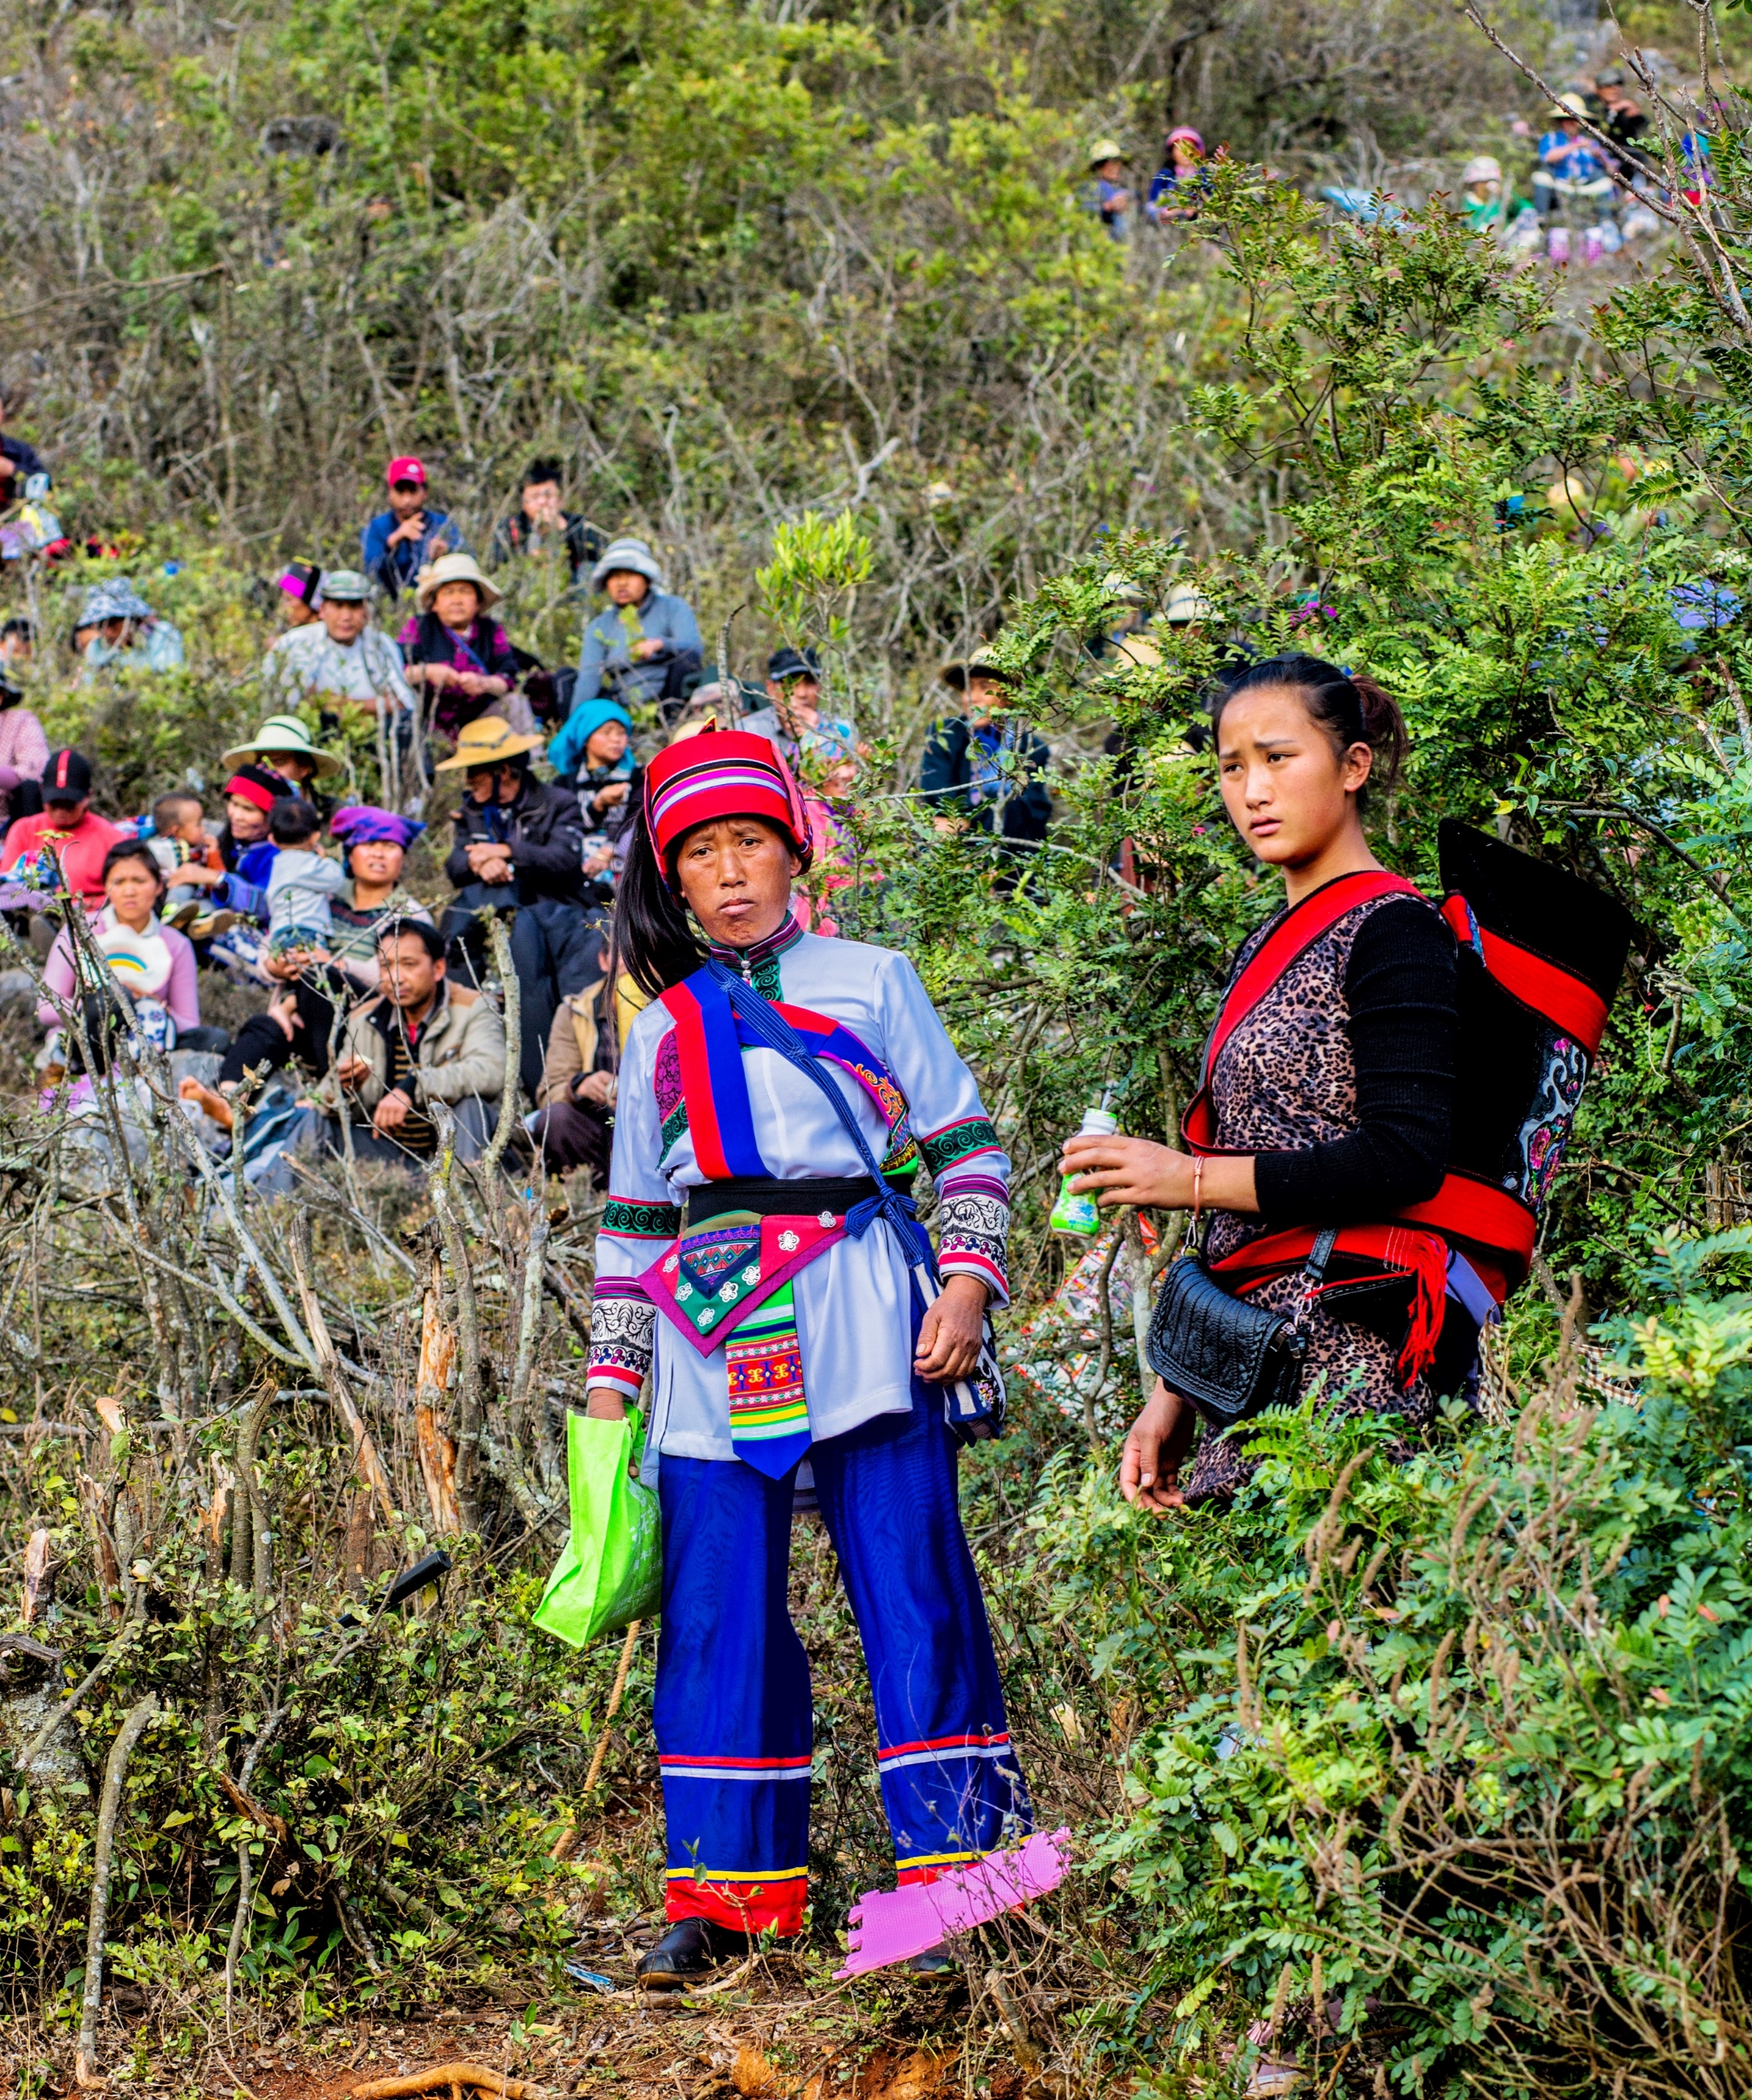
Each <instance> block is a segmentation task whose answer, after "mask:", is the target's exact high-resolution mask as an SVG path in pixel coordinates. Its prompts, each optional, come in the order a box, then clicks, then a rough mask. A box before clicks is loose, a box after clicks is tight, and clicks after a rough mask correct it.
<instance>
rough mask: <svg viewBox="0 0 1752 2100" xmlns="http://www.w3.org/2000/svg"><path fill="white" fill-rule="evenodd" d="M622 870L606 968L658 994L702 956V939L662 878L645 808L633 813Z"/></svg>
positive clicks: (688, 972)
mask: <svg viewBox="0 0 1752 2100" xmlns="http://www.w3.org/2000/svg"><path fill="white" fill-rule="evenodd" d="M632 822H633V842H632V844H631V845H630V846H629V847H628V849H627V865H626V872H625V873H624V875H623V876H621V878H620V889H618V890H617V891H616V895H615V937H614V948H613V952H612V954H611V957H610V962H609V968H610V973H611V976H612V977H614V979H615V980H616V982H619V981H620V973H621V971H622V970H624V971H626V973H628V975H629V977H631V978H632V980H633V983H634V984H636V985H637V986H638V988H639V990H641V991H642V992H643V993H644V994H645V995H646V996H647V998H650V999H657V998H660V996H661V995H663V994H664V992H666V991H667V990H669V987H670V986H672V985H678V984H679V983H680V982H682V978H683V977H691V976H692V975H693V973H694V972H695V970H697V969H698V968H699V965H700V964H702V963H703V962H704V960H705V959H706V951H705V944H704V942H702V941H701V940H700V938H699V935H698V934H697V933H695V931H694V929H693V927H692V925H691V924H690V923H689V920H688V917H687V914H686V912H685V911H683V910H682V907H681V905H680V904H679V903H678V902H677V901H676V898H675V894H674V893H673V891H672V890H671V889H670V888H669V884H668V882H667V881H666V880H664V871H663V867H662V865H661V863H660V862H659V860H658V858H657V849H656V848H655V846H654V845H652V844H651V832H650V831H649V830H648V828H647V826H646V823H645V819H644V817H643V814H642V813H641V812H638V811H637V810H635V811H634V813H633V819H632Z"/></svg>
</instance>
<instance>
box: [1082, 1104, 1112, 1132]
mask: <svg viewBox="0 0 1752 2100" xmlns="http://www.w3.org/2000/svg"><path fill="white" fill-rule="evenodd" d="M1118 1130H1119V1117H1118V1116H1116V1115H1113V1114H1110V1113H1109V1112H1108V1110H1105V1109H1085V1110H1083V1127H1082V1128H1081V1129H1080V1130H1079V1132H1077V1135H1078V1136H1079V1137H1112V1136H1114V1134H1115V1133H1116V1132H1118Z"/></svg>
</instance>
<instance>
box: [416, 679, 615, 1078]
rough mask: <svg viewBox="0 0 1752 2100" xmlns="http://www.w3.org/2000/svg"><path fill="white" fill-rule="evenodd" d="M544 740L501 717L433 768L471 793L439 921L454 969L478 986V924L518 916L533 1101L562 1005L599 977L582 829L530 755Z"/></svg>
mask: <svg viewBox="0 0 1752 2100" xmlns="http://www.w3.org/2000/svg"><path fill="white" fill-rule="evenodd" d="M540 747H541V738H540V737H538V736H531V735H525V734H523V733H521V732H519V730H515V729H514V728H513V727H512V726H511V725H510V723H509V722H508V721H505V720H504V719H503V718H502V717H500V716H497V715H482V716H481V717H479V718H478V719H477V720H476V721H471V722H465V723H464V724H463V726H462V728H461V731H460V732H459V733H458V735H457V748H456V755H455V756H454V757H451V758H447V759H445V760H444V761H443V762H442V764H441V765H439V767H438V769H437V770H439V772H440V773H461V774H463V775H464V776H465V777H466V780H467V783H468V792H467V793H466V795H465V796H463V798H462V805H461V808H460V809H459V810H457V815H456V844H455V845H453V846H452V848H451V850H450V857H449V858H448V860H446V862H444V872H445V874H446V875H448V876H449V877H450V880H451V882H452V884H453V885H454V886H455V889H456V893H457V894H456V898H455V901H454V902H452V905H451V906H450V908H449V909H448V911H446V912H445V914H444V933H445V936H446V937H447V938H448V941H449V942H450V954H451V960H452V966H453V968H454V969H455V971H456V973H457V976H458V977H459V978H461V981H462V982H465V983H469V982H474V983H479V981H480V977H481V976H482V975H483V962H484V951H485V941H484V937H483V933H482V931H481V925H480V919H479V915H480V913H481V912H482V911H486V910H488V909H492V910H493V911H500V912H514V913H515V917H514V919H513V920H512V922H511V961H512V964H513V965H514V968H515V969H516V972H517V982H518V986H519V991H520V992H521V995H522V1008H523V1012H522V1023H521V1030H520V1039H519V1048H518V1070H519V1074H520V1076H521V1078H522V1079H523V1088H524V1091H525V1092H527V1095H528V1096H529V1098H530V1099H531V1100H532V1101H533V1100H534V1099H535V1097H536V1088H537V1087H539V1086H540V1085H541V1068H542V1065H543V1063H544V1061H545V1058H546V1055H547V1043H548V1035H549V1031H550V1030H552V1028H553V1026H554V1015H555V1013H556V1012H558V1010H559V1004H560V1001H561V1000H562V999H567V998H569V997H570V996H571V994H572V993H573V992H576V991H582V990H583V989H584V987H585V985H586V984H588V983H589V982H592V981H593V980H594V979H595V978H596V977H600V976H601V974H602V969H601V954H602V930H601V920H600V915H599V914H593V913H590V912H588V911H586V910H585V881H584V822H583V819H582V818H581V817H580V815H579V813H578V797H577V796H576V793H575V792H573V790H572V789H571V787H569V786H568V785H567V783H565V782H564V781H562V780H554V781H549V782H547V783H545V784H544V783H542V782H541V781H539V780H537V779H536V776H535V774H534V773H533V772H532V770H531V768H530V763H529V755H530V753H531V752H532V751H536V750H538V749H539V748H540Z"/></svg>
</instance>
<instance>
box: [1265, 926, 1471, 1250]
mask: <svg viewBox="0 0 1752 2100" xmlns="http://www.w3.org/2000/svg"><path fill="white" fill-rule="evenodd" d="M1454 982H1455V963H1454V936H1453V934H1452V933H1450V931H1449V930H1448V929H1447V927H1446V926H1445V924H1443V923H1442V921H1441V920H1440V919H1439V918H1437V917H1436V914H1435V913H1434V912H1433V911H1431V910H1430V909H1429V907H1428V905H1424V904H1419V903H1417V902H1414V901H1413V900H1411V899H1410V898H1408V899H1406V901H1405V902H1397V901H1396V902H1393V903H1391V904H1384V905H1383V906H1382V907H1380V909H1379V911H1373V912H1371V913H1370V915H1369V916H1368V918H1367V919H1366V920H1364V921H1363V924H1362V925H1361V927H1360V928H1359V929H1357V937H1356V939H1355V941H1354V942H1353V943H1352V946H1351V953H1350V963H1349V966H1348V968H1347V969H1346V971H1345V973H1344V994H1345V1000H1346V1004H1348V1007H1349V1008H1350V1025H1349V1033H1350V1039H1351V1053H1352V1056H1353V1058H1354V1060H1355V1062H1356V1067H1357V1126H1358V1127H1357V1129H1356V1131H1355V1132H1353V1133H1352V1134H1351V1135H1349V1136H1345V1137H1339V1138H1334V1139H1332V1140H1330V1141H1328V1142H1326V1143H1325V1144H1322V1145H1309V1146H1308V1147H1307V1148H1306V1149H1304V1150H1301V1151H1296V1152H1262V1153H1260V1154H1257V1155H1256V1158H1255V1160H1254V1169H1253V1171H1254V1184H1255V1187H1256V1190H1257V1193H1258V1196H1259V1204H1260V1215H1262V1216H1263V1217H1265V1218H1267V1219H1269V1220H1270V1221H1271V1222H1272V1223H1273V1224H1286V1225H1292V1224H1332V1225H1339V1224H1364V1223H1367V1222H1368V1221H1370V1220H1375V1219H1380V1218H1385V1217H1388V1216H1391V1215H1392V1213H1393V1212H1394V1211H1397V1210H1401V1209H1402V1208H1403V1207H1405V1206H1406V1204H1408V1203H1421V1202H1426V1201H1427V1200H1428V1198H1430V1197H1432V1196H1433V1195H1434V1194H1435V1193H1436V1189H1438V1188H1439V1187H1440V1186H1441V1178H1442V1175H1443V1172H1444V1171H1445V1167H1446V1165H1447V1161H1448V1135H1449V1124H1450V1119H1451V1117H1452V1114H1453V1099H1454V1029H1455V1025H1456V1019H1457V1015H1456V1008H1455V999H1454Z"/></svg>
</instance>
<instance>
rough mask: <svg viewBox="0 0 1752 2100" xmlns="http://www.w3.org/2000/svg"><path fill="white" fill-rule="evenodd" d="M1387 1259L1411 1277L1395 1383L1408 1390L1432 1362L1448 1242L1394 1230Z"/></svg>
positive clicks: (1445, 1287) (1432, 1235)
mask: <svg viewBox="0 0 1752 2100" xmlns="http://www.w3.org/2000/svg"><path fill="white" fill-rule="evenodd" d="M1393 1240H1394V1244H1393V1246H1392V1249H1391V1251H1389V1253H1388V1255H1387V1260H1388V1261H1389V1262H1390V1263H1391V1264H1392V1266H1393V1267H1394V1268H1403V1269H1404V1270H1406V1273H1408V1274H1409V1275H1410V1278H1411V1319H1410V1325H1409V1326H1407V1327H1406V1343H1405V1347H1404V1348H1402V1349H1401V1351H1400V1352H1399V1383H1400V1386H1401V1390H1402V1391H1405V1392H1410V1389H1411V1387H1412V1386H1413V1385H1414V1384H1415V1383H1416V1382H1417V1380H1418V1379H1420V1378H1421V1377H1422V1376H1423V1374H1424V1372H1425V1371H1427V1370H1428V1369H1429V1368H1430V1366H1431V1365H1432V1364H1433V1363H1434V1362H1435V1361H1436V1342H1437V1340H1438V1339H1439V1338H1440V1336H1441V1323H1442V1314H1443V1312H1444V1309H1445V1305H1446V1301H1447V1296H1448V1245H1447V1242H1446V1241H1445V1240H1443V1239H1441V1237H1438V1236H1437V1235H1436V1233H1406V1232H1399V1231H1396V1232H1395V1233H1394V1235H1393Z"/></svg>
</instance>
